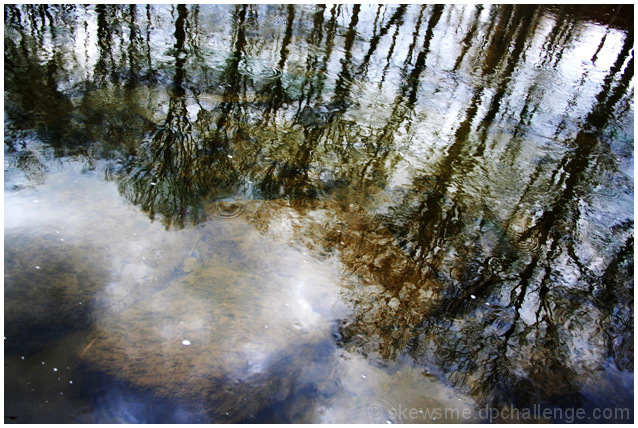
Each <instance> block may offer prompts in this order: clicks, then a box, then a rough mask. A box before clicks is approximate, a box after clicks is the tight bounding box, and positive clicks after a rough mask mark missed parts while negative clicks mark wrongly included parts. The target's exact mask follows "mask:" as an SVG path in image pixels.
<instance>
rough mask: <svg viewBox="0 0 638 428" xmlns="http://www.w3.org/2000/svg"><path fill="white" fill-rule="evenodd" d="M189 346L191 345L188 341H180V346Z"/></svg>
mask: <svg viewBox="0 0 638 428" xmlns="http://www.w3.org/2000/svg"><path fill="white" fill-rule="evenodd" d="M190 344H191V343H190V341H188V340H182V345H184V346H188V345H190Z"/></svg>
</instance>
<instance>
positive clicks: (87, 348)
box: [42, 337, 97, 364]
mask: <svg viewBox="0 0 638 428" xmlns="http://www.w3.org/2000/svg"><path fill="white" fill-rule="evenodd" d="M96 340H97V337H96V338H95V339H93V340H92V341H91V343H89V344H88V345H86V348H84V350H83V351H82V353H81V354H80V358H82V356H83V355H84V354H85V353H86V351H88V350H89V348H90V347H91V346H92V345H93V344H94V343H95V341H96ZM42 364H44V363H42Z"/></svg>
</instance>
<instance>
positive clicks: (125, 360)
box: [83, 219, 343, 422]
mask: <svg viewBox="0 0 638 428" xmlns="http://www.w3.org/2000/svg"><path fill="white" fill-rule="evenodd" d="M201 231H202V235H201V237H200V239H199V241H198V242H197V243H196V244H195V245H194V246H193V249H192V251H191V253H190V254H189V255H188V257H187V258H186V259H185V264H187V265H188V266H185V269H184V271H183V272H184V274H183V276H181V277H179V278H178V279H176V280H175V281H173V282H171V283H170V284H168V286H167V287H165V288H164V289H162V290H161V291H158V292H155V293H153V294H152V295H149V296H148V297H147V298H145V299H142V300H140V301H139V302H138V303H136V304H135V305H132V306H130V307H128V308H127V309H125V310H123V311H114V312H105V313H104V314H102V315H101V316H100V317H99V318H98V319H97V320H96V330H95V332H94V337H93V338H94V339H95V342H94V343H93V345H92V346H91V348H90V349H89V350H88V351H87V352H86V353H85V354H84V355H83V358H84V359H85V361H86V362H87V363H88V364H90V365H91V366H92V367H94V368H98V369H100V370H102V371H105V372H107V373H109V374H111V375H113V376H115V377H117V378H120V379H123V380H125V381H127V382H128V383H130V384H132V385H134V386H137V387H140V388H146V389H151V390H153V391H155V393H156V394H157V395H159V396H164V397H171V398H176V399H184V400H185V401H188V402H190V403H205V404H206V407H207V411H208V413H209V415H210V416H212V418H213V419H214V420H215V421H228V422H231V421H242V420H245V419H247V418H249V417H250V416H254V415H255V414H256V413H257V412H259V410H261V409H262V408H264V407H267V406H269V405H271V404H272V403H274V402H277V401H282V400H284V399H286V398H287V397H288V396H289V395H291V394H294V393H295V392H296V391H298V390H299V389H302V388H303V387H304V386H307V384H308V383H314V382H316V381H317V378H318V377H321V376H322V374H321V373H320V371H314V372H312V373H310V372H308V370H306V368H307V367H308V366H310V365H312V364H313V361H314V359H315V358H316V355H317V353H318V349H320V348H321V347H322V346H325V345H326V342H327V341H329V340H330V332H331V325H332V321H333V317H335V316H337V315H343V313H341V314H339V311H338V310H337V311H336V312H335V305H336V304H337V300H336V296H337V294H338V293H336V291H335V289H334V287H335V286H336V284H337V282H338V281H337V279H338V278H337V277H336V275H337V271H336V270H335V269H334V266H331V265H325V264H321V263H319V262H317V261H315V260H306V261H308V263H304V257H305V256H304V255H303V254H302V252H301V251H298V250H297V249H295V248H292V247H291V246H288V245H284V244H282V243H281V242H278V241H277V240H275V239H272V238H271V237H268V236H263V235H261V234H260V233H259V232H258V231H257V230H255V228H254V227H253V226H252V225H250V224H248V223H247V222H245V221H244V220H241V219H233V220H232V221H225V220H213V221H210V222H208V223H206V224H204V225H203V227H202V229H201ZM337 306H338V305H337ZM184 345H188V346H184ZM302 372H303V373H305V374H303V373H302Z"/></svg>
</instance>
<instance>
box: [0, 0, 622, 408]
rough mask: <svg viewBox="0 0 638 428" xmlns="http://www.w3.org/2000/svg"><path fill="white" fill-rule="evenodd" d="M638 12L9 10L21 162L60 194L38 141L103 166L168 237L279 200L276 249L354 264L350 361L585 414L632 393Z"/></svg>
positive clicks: (8, 109) (262, 216)
mask: <svg viewBox="0 0 638 428" xmlns="http://www.w3.org/2000/svg"><path fill="white" fill-rule="evenodd" d="M630 9H631V14H630V13H629V10H630ZM629 15H632V16H633V6H631V5H622V6H595V7H593V6H592V8H591V9H590V8H589V7H582V8H580V7H579V8H578V10H575V9H574V8H572V7H569V6H547V7H546V6H534V5H485V6H481V5H477V6H463V5H447V6H443V5H433V6H425V5H423V6H422V5H409V6H406V5H391V6H383V5H381V6H376V5H375V6H372V5H365V6H364V5H334V6H316V7H315V6H310V5H297V6H294V5H285V6H274V5H262V6H254V5H234V6H220V5H217V6H205V5H192V6H187V5H177V6H170V7H169V6H144V5H130V6H125V5H98V6H82V5H71V6H65V5H19V6H11V5H6V6H5V117H6V118H7V120H6V122H5V153H6V154H7V160H6V162H9V163H11V164H12V165H15V166H16V167H17V168H19V169H22V170H24V171H25V172H27V173H28V174H38V173H40V174H46V171H43V170H42V168H39V167H38V166H37V162H36V163H35V164H34V162H33V158H37V156H36V155H35V154H34V152H33V151H32V150H31V149H28V148H27V147H26V145H25V144H24V141H25V140H27V139H35V140H38V141H40V142H41V143H43V144H45V145H46V147H48V148H50V149H51V150H53V151H54V153H55V154H56V155H57V156H62V155H81V156H84V157H86V158H87V159H89V160H94V159H96V158H101V159H106V160H107V161H108V167H107V170H106V176H107V179H109V180H113V181H115V182H116V183H117V185H118V189H119V191H120V193H121V194H122V195H123V196H124V197H125V198H126V199H127V200H129V201H131V202H132V203H133V204H134V205H136V206H138V207H140V209H142V210H143V211H144V212H146V213H148V215H149V216H150V218H151V219H156V218H157V219H159V220H160V221H161V222H162V223H163V224H164V225H165V226H166V227H167V228H182V227H187V226H189V225H193V224H198V223H200V222H202V221H204V220H205V219H206V216H207V215H210V213H211V210H210V207H211V203H213V202H216V201H229V200H230V201H233V202H234V203H248V202H247V201H252V200H266V201H271V203H270V204H264V205H263V206H262V207H261V208H260V210H258V214H257V215H256V216H255V217H254V218H252V220H251V221H253V223H254V224H256V225H257V226H258V228H260V229H261V230H262V231H263V233H268V230H269V228H270V226H269V224H270V223H269V221H270V219H273V218H282V217H286V216H288V217H291V216H292V217H294V218H299V219H303V220H299V221H300V225H299V226H296V229H295V237H296V238H295V239H297V240H299V241H302V242H304V243H305V245H307V246H308V248H312V249H315V250H316V251H317V253H316V256H317V257H338V258H339V259H340V261H341V262H342V263H343V266H344V269H345V273H344V280H343V282H344V283H343V290H344V292H343V293H344V294H343V298H344V299H345V300H346V301H347V302H348V303H349V304H350V306H351V308H352V309H353V315H352V317H350V318H348V319H345V320H343V322H342V325H341V326H340V328H339V343H340V345H341V346H344V347H346V348H348V349H352V350H355V351H357V352H361V353H363V354H365V355H366V356H368V357H369V358H371V359H373V358H375V359H377V361H378V362H380V363H381V364H382V363H383V361H385V360H388V359H393V358H397V357H399V356H405V355H407V356H410V357H411V358H413V359H414V361H415V362H416V364H418V365H420V366H422V367H423V368H424V370H427V371H429V372H431V373H432V374H433V375H435V376H437V377H438V378H439V379H441V380H443V381H445V382H449V383H450V384H451V385H454V386H455V387H457V388H459V389H461V390H463V391H466V392H470V393H471V394H473V395H474V396H475V397H477V398H478V399H480V400H483V401H484V402H486V403H490V404H492V405H503V406H508V405H510V404H513V405H516V406H521V407H525V406H530V405H532V404H534V403H547V404H548V405H553V406H570V407H572V406H574V405H583V403H586V400H587V398H586V397H585V395H586V391H588V390H589V389H588V388H592V387H593V386H595V385H596V384H599V383H601V382H603V381H604V380H605V379H606V378H605V373H606V370H609V369H610V367H611V368H613V369H614V370H620V371H625V372H633V251H634V250H633V248H634V247H633V208H632V207H633V174H632V173H631V172H629V171H630V170H631V168H632V165H633V91H634V88H633V77H634V76H633V69H634V46H633V20H632V19H629V18H628V16H629ZM594 23H595V25H594ZM291 212H292V213H296V214H291ZM313 212H323V213H325V212H328V213H330V215H329V216H328V217H327V218H323V217H322V218H323V220H321V221H317V220H316V219H317V218H318V217H317V216H313V215H311V213H313ZM295 216H297V217H295ZM609 388H610V390H609V391H611V392H610V393H613V388H614V386H613V385H612V386H610V387H609ZM609 391H608V392H609ZM624 398H625V397H620V398H619V400H620V401H622V400H623V399H624Z"/></svg>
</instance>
